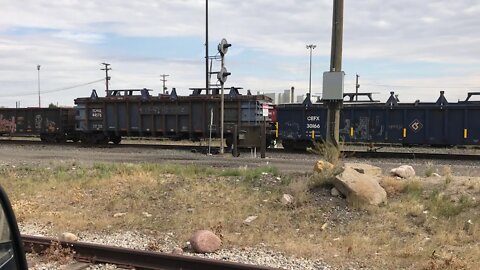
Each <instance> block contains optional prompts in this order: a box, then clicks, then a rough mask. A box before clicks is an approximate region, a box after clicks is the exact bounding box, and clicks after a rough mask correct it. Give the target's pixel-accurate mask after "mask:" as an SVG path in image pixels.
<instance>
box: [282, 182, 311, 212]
mask: <svg viewBox="0 0 480 270" xmlns="http://www.w3.org/2000/svg"><path fill="white" fill-rule="evenodd" d="M286 191H287V193H289V194H290V195H292V196H293V198H294V200H295V206H296V207H299V206H302V205H305V204H307V203H308V202H310V201H311V200H312V194H311V193H310V188H309V180H308V178H306V177H301V178H297V179H294V180H292V181H291V182H290V183H289V184H288V186H287V188H286Z"/></svg>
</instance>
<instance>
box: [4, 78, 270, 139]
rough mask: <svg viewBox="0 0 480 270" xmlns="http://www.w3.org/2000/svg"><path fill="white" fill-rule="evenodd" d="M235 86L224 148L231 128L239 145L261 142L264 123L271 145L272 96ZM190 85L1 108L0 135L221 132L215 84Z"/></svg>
mask: <svg viewBox="0 0 480 270" xmlns="http://www.w3.org/2000/svg"><path fill="white" fill-rule="evenodd" d="M239 89H241V88H235V87H232V88H230V91H229V93H227V94H225V95H224V97H225V102H224V104H225V106H224V107H225V109H224V137H225V138H226V143H227V147H229V146H231V144H232V143H233V134H234V130H235V127H236V129H237V134H238V136H237V138H238V146H239V147H260V145H261V144H260V136H261V134H262V132H261V130H262V129H263V128H265V129H267V131H266V132H265V133H266V135H265V140H266V141H267V145H270V144H271V142H272V141H273V140H274V136H275V130H274V128H273V126H274V125H273V124H272V123H275V113H274V110H273V107H272V106H271V102H272V100H271V99H270V98H269V97H267V96H264V95H251V94H250V93H248V94H247V95H242V94H240V93H239ZM192 90H193V93H192V94H191V95H189V96H179V95H177V93H176V90H175V89H173V90H172V92H171V93H170V94H160V95H158V96H152V95H151V94H150V91H151V90H149V89H127V90H108V91H107V95H106V96H105V97H99V96H98V94H97V92H96V91H95V90H93V91H92V94H91V95H90V97H85V98H77V99H75V105H76V106H75V107H74V108H20V109H0V134H1V135H10V136H23V135H37V136H39V137H40V138H41V140H42V141H45V142H65V141H67V140H70V141H74V142H77V141H81V142H83V143H87V144H105V143H109V142H112V143H114V144H118V143H120V142H121V140H122V137H125V136H129V137H159V138H170V139H175V140H180V139H190V140H194V141H197V140H201V139H207V138H210V137H211V138H218V137H220V130H221V127H220V107H221V103H220V101H221V96H220V94H219V89H216V88H213V89H211V90H212V93H211V94H202V91H203V90H204V89H201V88H196V89H192ZM265 108H268V109H267V110H268V114H267V115H265V113H264V109H265ZM264 122H265V123H264Z"/></svg>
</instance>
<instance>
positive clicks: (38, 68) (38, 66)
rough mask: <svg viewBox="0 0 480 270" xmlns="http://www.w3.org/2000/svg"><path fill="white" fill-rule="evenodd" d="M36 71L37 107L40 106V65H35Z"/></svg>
mask: <svg viewBox="0 0 480 270" xmlns="http://www.w3.org/2000/svg"><path fill="white" fill-rule="evenodd" d="M37 71H38V107H39V108H40V107H42V106H41V103H40V65H37Z"/></svg>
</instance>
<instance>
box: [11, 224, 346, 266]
mask: <svg viewBox="0 0 480 270" xmlns="http://www.w3.org/2000/svg"><path fill="white" fill-rule="evenodd" d="M19 226H20V230H21V232H22V234H28V235H39V236H49V237H55V236H53V235H51V234H50V233H49V228H48V226H41V225H38V224H24V223H22V224H19ZM78 237H79V241H82V242H90V243H96V244H103V245H111V246H118V247H125V248H133V249H141V250H151V247H152V243H155V244H154V246H155V250H157V251H160V252H166V253H170V252H171V251H172V250H173V249H174V248H175V247H178V245H177V244H176V242H177V241H176V238H175V235H173V234H164V235H155V236H152V235H146V234H141V233H137V232H131V231H126V232H118V233H114V234H108V235H103V234H97V233H83V234H80V235H78ZM184 255H188V256H198V257H203V258H209V259H216V260H226V261H232V262H239V263H245V264H254V265H263V266H269V267H274V268H279V269H291V270H296V269H298V270H300V269H302V270H309V269H312V270H313V269H319V270H320V269H323V270H330V269H332V270H333V269H335V268H333V267H331V266H328V265H326V264H325V263H323V262H322V260H321V259H317V260H306V259H302V258H294V257H287V256H285V255H284V254H282V253H279V252H274V251H271V250H268V249H267V248H265V247H262V246H259V247H252V248H241V249H238V248H233V249H221V250H219V251H217V252H215V253H210V254H195V253H190V252H185V253H184ZM28 260H29V264H30V268H29V269H32V270H46V269H65V265H62V264H61V263H58V262H42V261H41V259H40V258H38V257H37V256H35V255H29V256H28ZM88 269H116V267H115V266H112V265H95V266H92V267H90V268H88ZM352 269H353V268H352Z"/></svg>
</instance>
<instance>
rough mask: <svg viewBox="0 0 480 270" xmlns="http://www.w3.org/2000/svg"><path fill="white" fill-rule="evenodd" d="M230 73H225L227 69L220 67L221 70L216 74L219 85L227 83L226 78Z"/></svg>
mask: <svg viewBox="0 0 480 270" xmlns="http://www.w3.org/2000/svg"><path fill="white" fill-rule="evenodd" d="M231 74H232V73H230V72H228V71H227V68H225V67H222V69H221V70H220V71H219V72H218V73H217V79H218V80H219V81H220V84H222V85H223V84H224V83H225V82H226V81H227V77H228V76H229V75H231Z"/></svg>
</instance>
